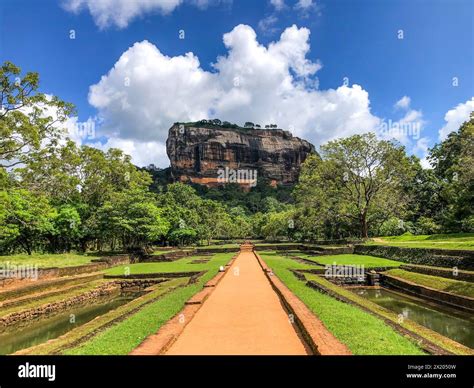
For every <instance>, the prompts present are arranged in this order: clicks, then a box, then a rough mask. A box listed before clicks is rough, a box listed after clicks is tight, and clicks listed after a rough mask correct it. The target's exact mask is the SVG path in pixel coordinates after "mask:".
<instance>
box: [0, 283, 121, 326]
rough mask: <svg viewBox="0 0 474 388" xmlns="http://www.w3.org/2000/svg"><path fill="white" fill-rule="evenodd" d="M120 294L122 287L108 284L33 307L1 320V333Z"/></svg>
mask: <svg viewBox="0 0 474 388" xmlns="http://www.w3.org/2000/svg"><path fill="white" fill-rule="evenodd" d="M118 293H120V285H118V284H115V283H113V282H112V283H106V284H103V285H100V286H98V287H96V288H94V289H92V290H90V291H87V292H84V293H82V294H79V295H76V296H73V297H71V298H68V299H64V300H61V301H58V302H53V303H47V304H44V305H42V306H38V307H33V308H30V309H27V310H22V311H18V312H14V313H10V314H8V315H5V316H3V317H1V318H0V332H1V331H3V330H6V329H7V328H9V327H11V326H13V325H17V324H20V323H24V322H29V321H32V320H36V319H38V318H40V317H42V316H50V315H52V314H55V313H58V312H62V311H64V310H66V309H69V308H71V307H73V306H78V305H82V304H84V303H85V302H90V301H95V300H99V299H101V298H103V297H107V296H111V295H114V294H118Z"/></svg>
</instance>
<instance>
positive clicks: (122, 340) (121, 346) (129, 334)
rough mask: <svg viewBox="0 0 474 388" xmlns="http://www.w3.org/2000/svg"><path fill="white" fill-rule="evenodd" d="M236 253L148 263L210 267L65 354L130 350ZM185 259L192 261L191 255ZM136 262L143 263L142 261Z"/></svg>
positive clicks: (158, 326)
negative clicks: (203, 259)
mask: <svg viewBox="0 0 474 388" xmlns="http://www.w3.org/2000/svg"><path fill="white" fill-rule="evenodd" d="M233 255H234V254H233V253H222V254H216V255H214V256H213V257H212V259H211V260H210V261H209V262H208V263H206V264H195V265H194V264H186V263H184V262H182V260H178V261H176V262H173V263H150V264H147V265H148V266H155V269H157V270H158V271H159V272H165V271H164V270H163V268H164V269H167V270H169V271H176V269H173V270H171V269H170V266H168V267H166V265H169V264H172V265H177V264H181V265H178V267H179V268H180V271H189V270H190V269H189V268H188V267H191V268H196V267H198V266H202V267H203V268H204V267H205V268H206V269H207V270H208V271H207V272H206V273H205V274H204V275H203V276H202V277H201V278H199V280H198V281H197V282H196V283H194V284H191V285H188V286H186V287H182V288H178V289H176V290H175V291H173V292H171V293H169V294H166V295H164V296H163V298H161V299H159V300H157V301H156V302H153V303H150V304H148V305H146V306H145V307H144V308H143V309H141V310H140V311H138V312H137V313H135V314H133V315H132V316H130V317H128V318H127V319H125V320H123V321H121V322H119V323H117V324H115V325H113V326H112V327H110V328H108V329H106V330H105V331H103V332H101V333H99V334H98V335H97V336H95V337H93V338H92V339H91V340H89V341H87V342H86V343H84V344H82V345H80V346H78V347H76V348H72V349H70V350H67V351H66V352H64V354H80V355H85V354H101V355H102V354H103V355H112V354H128V353H129V352H131V351H132V350H133V349H134V348H136V347H137V346H138V345H139V344H140V343H141V342H142V341H143V340H144V339H145V338H146V337H147V336H149V335H150V334H152V333H155V332H156V331H157V330H158V329H159V328H160V327H161V326H162V325H163V324H165V323H166V322H167V321H168V320H170V319H171V318H172V317H173V316H174V315H176V314H177V313H178V312H179V311H180V310H181V309H182V308H183V306H184V303H185V302H186V300H188V299H189V298H190V297H191V296H193V295H194V294H195V293H197V292H198V291H200V290H201V289H202V288H203V286H204V284H205V283H206V282H207V281H208V280H210V279H211V278H212V277H214V276H215V275H216V274H217V272H218V270H219V267H220V266H223V265H225V264H226V263H227V262H228V261H229V260H230V259H231V258H232V256H233ZM185 260H187V261H189V258H187V259H185ZM179 262H181V263H179ZM136 265H138V266H141V265H142V264H136ZM163 266H164V267H163ZM131 267H133V266H131ZM150 268H151V267H138V268H137V267H136V268H135V271H148V270H149V269H150ZM173 268H174V267H173ZM135 273H138V272H135ZM145 273H149V272H145Z"/></svg>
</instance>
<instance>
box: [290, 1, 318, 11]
mask: <svg viewBox="0 0 474 388" xmlns="http://www.w3.org/2000/svg"><path fill="white" fill-rule="evenodd" d="M295 8H296V9H299V10H302V11H309V10H311V9H312V8H316V3H314V2H313V0H298V2H297V3H296V4H295Z"/></svg>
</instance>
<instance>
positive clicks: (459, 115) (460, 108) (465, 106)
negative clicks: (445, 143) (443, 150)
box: [439, 97, 474, 140]
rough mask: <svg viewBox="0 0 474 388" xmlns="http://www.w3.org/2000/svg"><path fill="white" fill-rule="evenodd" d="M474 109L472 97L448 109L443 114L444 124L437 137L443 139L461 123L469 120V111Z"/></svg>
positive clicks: (473, 98)
mask: <svg viewBox="0 0 474 388" xmlns="http://www.w3.org/2000/svg"><path fill="white" fill-rule="evenodd" d="M473 111H474V97H472V98H471V99H470V100H467V101H466V102H464V103H461V104H459V105H457V106H456V107H455V108H453V109H450V110H448V112H447V113H446V114H445V115H444V121H446V124H445V125H444V126H443V128H441V129H440V130H439V139H440V140H444V139H446V137H447V136H448V135H449V133H451V132H453V131H457V130H458V129H459V127H460V126H461V124H462V123H464V122H465V121H467V120H469V117H470V115H471V112H473Z"/></svg>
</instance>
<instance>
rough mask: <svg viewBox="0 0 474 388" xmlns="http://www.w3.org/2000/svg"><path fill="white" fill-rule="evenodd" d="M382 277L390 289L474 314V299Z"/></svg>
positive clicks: (403, 280) (383, 275)
mask: <svg viewBox="0 0 474 388" xmlns="http://www.w3.org/2000/svg"><path fill="white" fill-rule="evenodd" d="M381 276H382V282H383V283H384V284H387V285H388V286H390V287H393V288H398V289H402V290H403V291H404V292H407V293H408V294H411V295H414V296H418V297H419V296H420V295H421V296H422V297H424V298H427V299H430V300H434V301H435V302H437V303H440V304H443V305H445V306H449V307H452V308H453V307H454V308H457V309H460V310H463V311H468V312H471V313H474V298H470V297H468V296H462V295H456V294H452V293H450V292H446V291H440V290H436V289H434V288H431V287H426V286H422V285H420V284H417V283H413V282H410V281H409V280H405V279H401V278H399V277H396V276H393V275H387V274H384V273H382V274H381Z"/></svg>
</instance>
